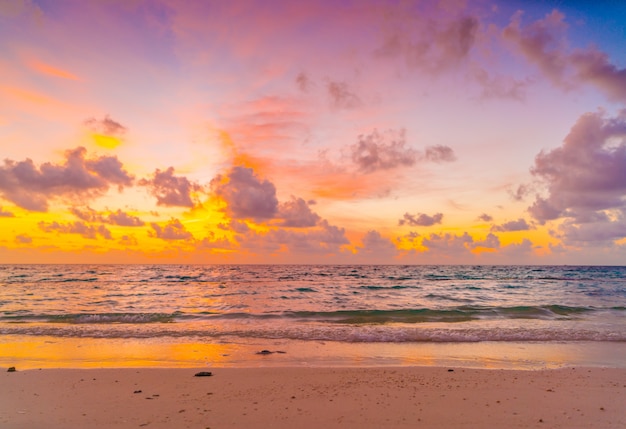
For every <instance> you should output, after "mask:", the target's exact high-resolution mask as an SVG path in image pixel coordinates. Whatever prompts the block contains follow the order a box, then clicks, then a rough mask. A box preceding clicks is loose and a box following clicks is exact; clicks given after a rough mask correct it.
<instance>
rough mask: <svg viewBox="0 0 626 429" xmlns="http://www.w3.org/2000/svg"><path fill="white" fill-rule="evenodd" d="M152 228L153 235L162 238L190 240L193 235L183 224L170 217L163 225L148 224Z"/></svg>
mask: <svg viewBox="0 0 626 429" xmlns="http://www.w3.org/2000/svg"><path fill="white" fill-rule="evenodd" d="M150 226H151V227H152V229H153V230H154V236H155V237H157V238H160V239H162V240H192V239H193V235H192V234H191V233H190V232H189V231H187V230H186V229H185V225H183V224H182V223H181V221H180V220H178V219H170V220H169V221H168V222H167V223H166V224H165V225H163V226H161V225H159V224H158V223H155V222H152V223H151V224H150Z"/></svg>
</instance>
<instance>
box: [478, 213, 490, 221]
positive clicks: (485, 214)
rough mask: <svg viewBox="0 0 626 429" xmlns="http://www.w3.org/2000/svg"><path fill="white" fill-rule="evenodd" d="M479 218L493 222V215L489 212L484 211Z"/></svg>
mask: <svg viewBox="0 0 626 429" xmlns="http://www.w3.org/2000/svg"><path fill="white" fill-rule="evenodd" d="M478 220H481V221H483V222H491V221H492V220H493V216H490V215H488V214H487V213H483V214H481V215H480V216H478Z"/></svg>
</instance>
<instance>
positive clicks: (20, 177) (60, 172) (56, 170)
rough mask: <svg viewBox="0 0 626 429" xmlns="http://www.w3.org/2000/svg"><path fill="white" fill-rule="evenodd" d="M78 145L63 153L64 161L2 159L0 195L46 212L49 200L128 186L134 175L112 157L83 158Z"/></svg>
mask: <svg viewBox="0 0 626 429" xmlns="http://www.w3.org/2000/svg"><path fill="white" fill-rule="evenodd" d="M86 152H87V151H86V149H85V148H84V147H79V148H76V149H73V150H68V151H66V152H65V162H64V163H63V164H52V163H49V162H46V163H44V164H41V166H39V167H36V166H35V164H34V163H33V161H32V160H30V159H26V160H25V161H19V162H16V161H12V160H9V159H5V160H4V166H0V194H2V196H3V197H4V198H5V199H7V200H9V201H11V202H13V203H14V204H16V205H18V206H20V207H22V208H25V209H27V210H33V211H41V212H44V211H47V210H48V203H49V200H50V199H54V198H68V199H78V198H80V199H90V198H95V197H98V196H101V195H103V194H105V193H106V192H107V191H108V190H109V188H110V187H111V186H113V185H115V186H117V187H118V189H119V190H121V189H122V188H124V187H125V186H131V185H132V182H133V176H132V175H130V174H129V173H128V172H127V171H126V170H124V169H123V168H122V163H121V162H120V161H119V160H118V159H117V157H113V156H101V157H96V158H90V159H88V158H86V157H85V155H86Z"/></svg>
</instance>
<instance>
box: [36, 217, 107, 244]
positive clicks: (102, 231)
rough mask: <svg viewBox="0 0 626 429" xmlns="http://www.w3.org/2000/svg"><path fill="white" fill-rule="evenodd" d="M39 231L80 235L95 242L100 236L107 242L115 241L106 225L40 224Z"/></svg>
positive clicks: (55, 222) (83, 223)
mask: <svg viewBox="0 0 626 429" xmlns="http://www.w3.org/2000/svg"><path fill="white" fill-rule="evenodd" d="M38 226H39V229H41V230H42V231H45V232H57V233H60V234H78V235H81V236H83V237H85V238H89V239H92V240H95V239H96V238H98V235H100V236H101V237H104V238H105V239H107V240H111V239H113V237H112V236H111V231H109V230H108V229H107V228H106V227H105V226H104V225H99V226H97V227H96V226H93V225H87V224H86V223H85V222H80V221H76V222H69V223H60V222H57V221H54V222H43V221H42V222H39V223H38Z"/></svg>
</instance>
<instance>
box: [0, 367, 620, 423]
mask: <svg viewBox="0 0 626 429" xmlns="http://www.w3.org/2000/svg"><path fill="white" fill-rule="evenodd" d="M199 371H210V372H211V373H212V375H211V376H208V377H196V376H195V374H196V373H197V372H199ZM625 403H626V370H625V369H604V368H564V369H552V370H536V371H518V370H484V369H468V368H448V367H395V368H329V367H326V368H215V369H211V368H208V369H207V368H200V369H157V368H124V369H42V370H26V371H20V370H19V368H18V370H17V371H16V372H6V369H3V370H2V374H1V382H0V427H2V428H5V429H16V428H29V429H32V428H44V427H45V428H47V429H55V428H91V429H96V428H111V427H115V428H141V427H146V428H173V427H176V428H203V429H204V428H212V429H216V428H243V427H245V428H268V427H273V428H293V427H297V428H299V429H304V428H320V427H324V428H327V429H328V428H335V427H336V428H381V427H393V428H498V427H502V428H503V427H507V428H603V429H610V428H624V427H626V409H625V408H624V404H625Z"/></svg>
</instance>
